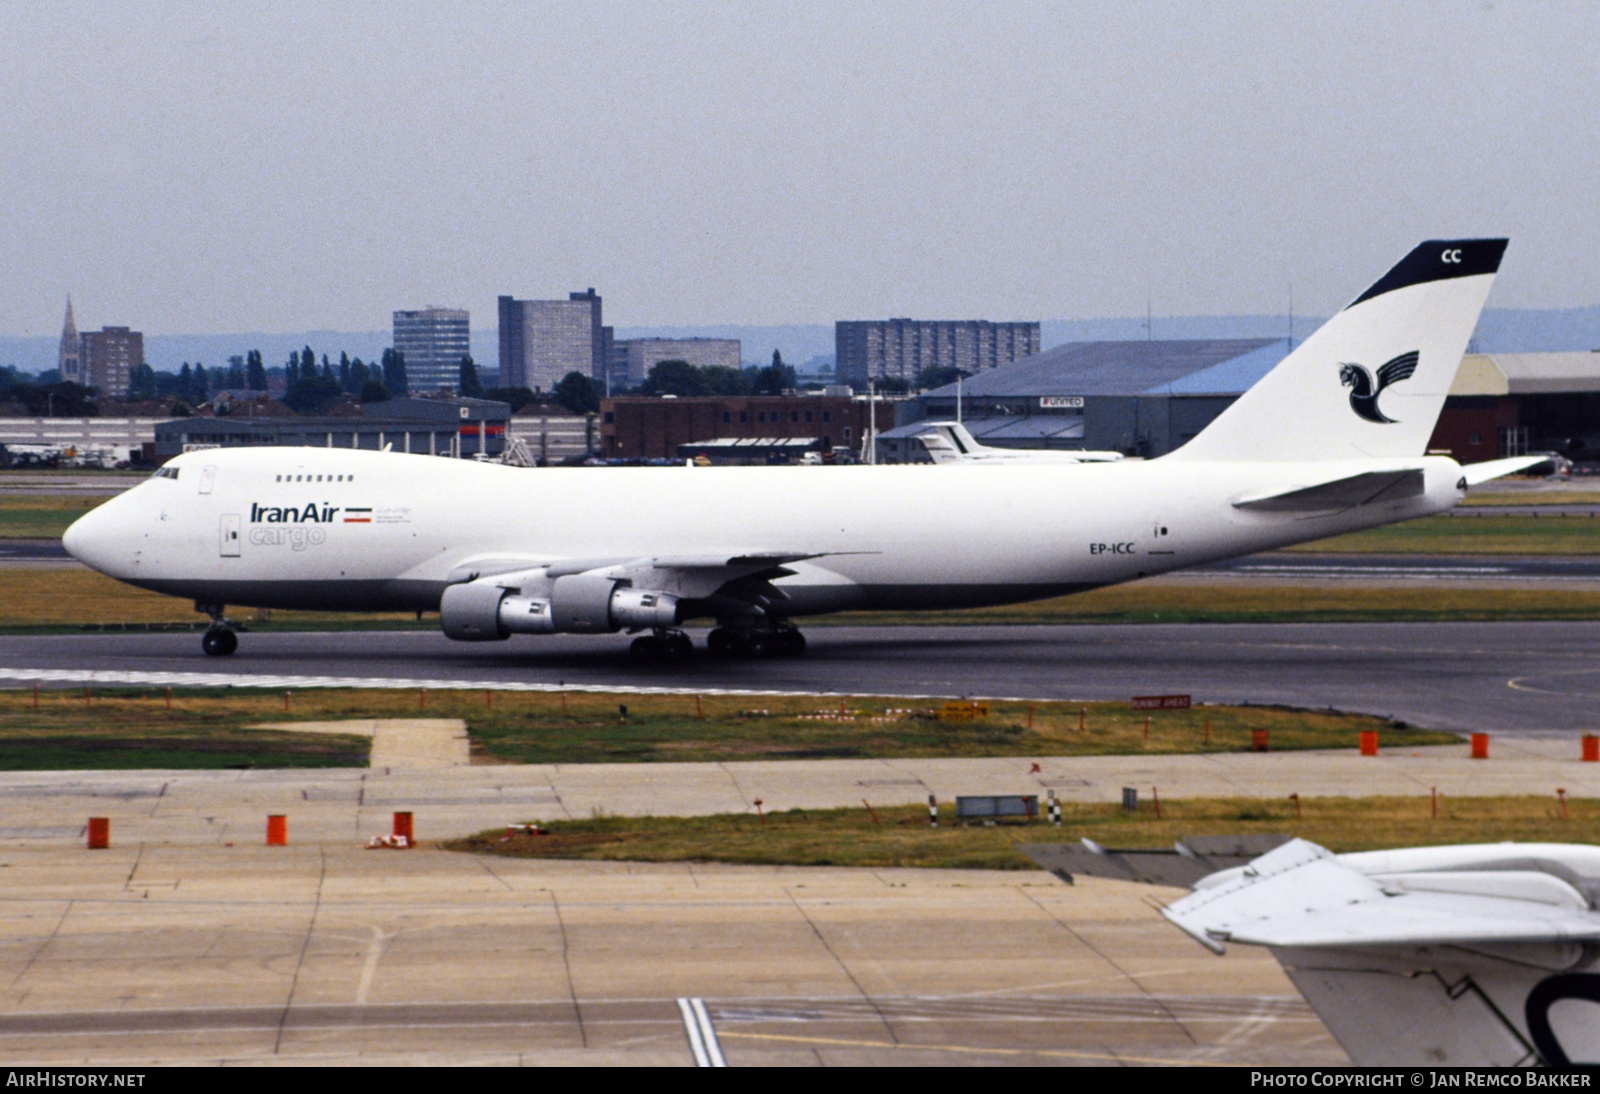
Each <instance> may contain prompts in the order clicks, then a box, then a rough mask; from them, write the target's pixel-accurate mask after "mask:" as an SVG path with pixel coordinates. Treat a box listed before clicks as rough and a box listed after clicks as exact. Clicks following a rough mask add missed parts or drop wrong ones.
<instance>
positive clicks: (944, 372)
mask: <svg viewBox="0 0 1600 1094" xmlns="http://www.w3.org/2000/svg"><path fill="white" fill-rule="evenodd" d="M969 376H971V373H968V372H963V371H961V370H960V369H958V368H956V367H955V366H954V365H931V366H929V367H928V368H925V369H923V370H922V371H921V372H919V373H917V386H918V387H919V388H921V389H922V390H923V391H927V390H928V389H929V388H934V387H944V386H945V385H946V384H953V383H955V382H956V381H957V380H958V379H960V380H965V379H967V378H968V377H969Z"/></svg>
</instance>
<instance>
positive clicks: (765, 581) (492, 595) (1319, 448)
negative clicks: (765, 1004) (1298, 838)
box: [64, 239, 1540, 659]
mask: <svg viewBox="0 0 1600 1094" xmlns="http://www.w3.org/2000/svg"><path fill="white" fill-rule="evenodd" d="M1505 246H1506V242H1505V240H1501V239H1469V240H1450V241H1434V242H1430V243H1424V244H1422V245H1421V246H1420V247H1418V248H1416V249H1415V250H1414V251H1412V252H1411V254H1409V255H1407V256H1406V258H1405V259H1403V260H1402V261H1401V262H1400V263H1399V264H1398V265H1397V266H1395V267H1394V269H1392V270H1390V271H1389V272H1388V273H1387V274H1385V275H1384V276H1383V277H1382V278H1380V279H1379V280H1378V281H1377V282H1376V283H1375V284H1374V285H1373V286H1372V287H1371V288H1369V289H1368V290H1367V291H1366V292H1364V293H1362V294H1361V295H1360V296H1359V297H1357V298H1356V300H1355V302H1354V303H1352V304H1351V305H1350V306H1349V307H1347V308H1345V309H1344V310H1343V311H1341V312H1340V313H1339V314H1338V315H1336V316H1334V317H1333V319H1331V320H1329V322H1328V323H1327V324H1326V325H1325V326H1324V327H1323V328H1322V329H1321V330H1319V331H1317V332H1316V334H1315V335H1313V336H1312V337H1311V338H1310V339H1308V340H1307V341H1306V342H1305V344H1303V345H1302V346H1300V347H1299V348H1298V349H1296V350H1295V351H1294V352H1293V353H1291V354H1290V355H1289V356H1288V357H1287V358H1285V359H1284V360H1283V361H1282V362H1280V363H1279V364H1278V365H1277V367H1275V368H1274V369H1273V370H1272V371H1271V372H1270V373H1268V374H1267V376H1266V377H1264V378H1263V379H1262V380H1261V381H1260V382H1259V383H1257V384H1256V385H1255V386H1254V387H1253V388H1251V389H1250V390H1249V391H1248V392H1246V393H1245V394H1244V396H1243V397H1242V398H1240V399H1239V400H1238V401H1237V402H1236V403H1234V404H1233V405H1232V406H1231V407H1230V408H1229V409H1228V410H1227V411H1226V412H1225V413H1223V414H1222V415H1221V416H1220V417H1218V418H1217V420H1216V421H1215V422H1213V423H1212V424H1211V425H1210V426H1209V427H1208V428H1207V429H1206V430H1205V431H1204V432H1202V433H1201V434H1200V435H1199V436H1197V437H1196V438H1195V439H1194V440H1193V441H1191V442H1190V443H1189V444H1187V445H1185V446H1184V447H1183V448H1181V449H1179V450H1178V451H1176V452H1173V453H1170V454H1169V455H1167V456H1164V457H1162V458H1161V459H1156V460H1104V461H1101V460H1090V461H1084V460H1083V459H1082V457H1081V456H1079V457H1077V458H1075V459H1074V460H1073V461H1072V462H1066V463H1058V462H1047V461H1045V460H1043V459H1040V458H1030V459H1009V458H989V459H972V460H959V461H956V462H954V463H950V464H946V465H944V466H942V467H939V468H937V469H934V470H933V471H931V472H930V469H928V468H926V467H907V466H892V467H871V466H868V467H859V466H858V467H835V468H831V469H829V470H827V471H825V472H819V471H818V470H817V469H815V468H782V467H759V468H758V467H725V468H718V467H712V468H697V467H670V468H544V469H531V468H517V467H508V466H503V465H493V464H483V463H474V462H469V461H465V460H449V459H437V458H434V457H430V456H422V455H409V454H401V453H393V452H387V451H384V452H377V451H371V450H367V451H361V450H356V449H353V448H351V447H341V445H345V446H348V445H351V444H354V443H355V442H356V438H355V437H353V436H351V435H348V434H346V435H340V434H330V435H329V438H328V445H327V447H326V448H233V449H214V450H208V451H196V452H189V453H186V454H184V455H181V456H178V457H176V458H174V459H173V460H171V461H169V462H168V463H167V464H166V466H164V467H162V468H161V470H160V471H158V472H157V473H156V474H155V475H154V476H153V477H152V478H151V479H149V480H148V481H146V482H145V483H143V484H141V485H139V486H137V487H135V488H134V489H132V490H130V491H128V492H127V493H125V494H123V495H122V496H120V497H118V498H114V499H113V500H111V501H109V502H107V503H106V504H105V505H102V506H101V507H99V508H98V509H95V510H94V511H93V512H91V513H89V514H87V515H86V516H84V517H82V518H81V519H79V520H78V521H77V522H76V523H75V524H73V525H72V527H71V528H69V529H68V530H67V534H66V536H65V537H64V543H65V545H66V548H67V550H68V551H70V552H71V553H72V554H73V555H74V556H75V557H76V558H78V559H80V560H81V561H83V562H85V563H86V564H88V565H89V566H92V567H94V568H95V569H97V570H99V571H101V572H102V573H105V574H108V575H110V576H112V577H114V578H117V579H118V580H121V581H126V582H128V583H129V584H132V585H137V586H139V587H141V588H145V589H153V590H155V591H157V592H161V593H167V594H169V595H172V596H182V597H186V598H189V599H192V600H193V601H194V602H195V606H196V608H197V609H198V610H200V611H204V612H206V613H208V614H210V615H211V617H212V618H213V620H214V625H213V626H212V628H211V629H210V630H209V631H207V632H206V635H205V638H204V640H203V643H202V644H203V647H204V649H205V650H206V652H208V653H212V654H228V653H232V652H233V651H234V649H235V648H236V647H237V644H238V639H237V637H236V635H235V633H234V631H233V629H232V627H231V626H230V625H229V624H228V623H227V620H226V619H225V618H224V615H223V612H224V608H225V606H226V605H229V604H236V605H245V606H249V607H259V608H309V609H322V610H342V611H407V612H411V611H415V612H434V611H436V612H438V613H439V616H440V622H441V624H442V626H443V629H444V632H445V634H447V635H449V636H450V637H451V638H456V639H462V640H467V641H485V640H490V641H492V640H500V639H506V638H509V637H510V636H511V635H513V634H534V635H536V634H552V633H569V634H606V633H612V632H616V631H627V632H628V633H630V634H633V633H639V632H646V633H640V636H639V637H638V638H637V639H635V641H634V643H633V646H632V651H633V653H634V654H635V655H636V656H638V657H639V658H641V659H663V658H665V659H676V658H682V657H685V656H688V655H689V654H690V653H691V652H692V645H691V643H690V640H689V638H688V636H687V635H686V634H684V632H683V631H682V630H681V627H682V625H683V624H684V623H685V622H686V621H688V620H691V619H706V620H714V621H715V623H716V627H715V629H713V630H712V631H711V633H710V636H709V638H708V640H707V644H708V646H709V648H710V650H711V652H712V653H713V654H717V655H722V656H736V655H742V656H793V655H796V654H799V653H800V652H801V651H802V650H803V649H804V646H805V640H804V638H803V637H802V636H801V634H800V632H799V630H798V629H796V627H795V624H794V621H795V620H796V619H799V618H803V617H805V616H808V615H818V614H822V613H827V612H837V611H846V610H854V609H880V610H884V609H886V610H918V609H949V608H964V607H978V606H983V605H994V604H1009V603H1018V602H1022V601H1028V600H1039V599H1043V598H1045V597H1052V596H1060V595H1063V594H1067V593H1076V592H1082V591H1084V590H1087V589H1097V588H1101V587H1103V586H1106V585H1114V584H1117V583H1119V582H1124V581H1133V580H1136V579H1138V578H1141V577H1147V576H1150V575H1153V574H1158V573H1165V572H1167V571H1170V570H1176V569H1181V568H1183V567H1186V566H1193V565H1197V564H1201V563H1205V562H1212V561H1216V560H1218V559H1224V558H1232V557H1236V556H1239V555H1247V554H1253V553H1255V552H1257V551H1263V550H1269V549H1272V548H1276V547H1283V546H1287V545H1289V544H1292V543H1301V542H1305V541H1308V540H1315V539H1321V538H1322V537H1324V536H1330V535H1336V534H1338V533H1341V532H1350V531H1355V530H1357V529H1360V528H1368V527H1372V526H1374V525H1379V524H1389V523H1393V522H1395V521H1401V520H1410V519H1412V518H1413V517H1421V516H1427V515H1430V514H1433V513H1440V512H1443V511H1445V510H1447V509H1449V508H1450V507H1451V506H1453V505H1455V504H1456V503H1457V502H1458V501H1459V500H1460V499H1461V497H1462V495H1463V493H1464V492H1465V490H1466V488H1467V487H1468V486H1469V485H1470V484H1471V483H1473V482H1476V481H1481V480H1482V479H1485V478H1490V477H1493V476H1495V475H1501V474H1507V473H1509V472H1511V471H1514V470H1516V469H1517V468H1519V467H1522V466H1526V465H1529V464H1532V463H1536V462H1538V461H1539V459H1540V457H1530V458H1527V459H1524V460H1521V461H1520V462H1519V461H1518V460H1509V461H1508V460H1499V461H1495V462H1493V463H1490V464H1486V465H1481V466H1480V467H1478V468H1472V467H1468V468H1465V469H1463V468H1462V467H1461V466H1460V465H1459V464H1457V463H1456V462H1455V461H1454V460H1452V459H1449V458H1446V457H1437V456H1427V455H1426V454H1425V448H1426V445H1427V441H1428V437H1429V435H1430V433H1431V432H1432V430H1433V425H1434V421H1435V419H1436V418H1437V417H1438V414H1439V410H1440V408H1441V406H1442V405H1443V402H1444V397H1445V392H1446V391H1447V390H1448V388H1449V385H1450V381H1451V378H1452V376H1453V375H1454V373H1455V370H1456V368H1457V366H1458V364H1459V363H1460V360H1461V355H1462V352H1463V350H1464V349H1465V347H1466V343H1467V338H1468V336H1469V335H1470V334H1471V333H1472V328H1473V325H1474V324H1475V323H1476V321H1477V316H1478V311H1479V309H1480V308H1481V307H1482V305H1483V300H1484V297H1485V295H1486V294H1487V293H1488V291H1489V285H1490V282H1491V281H1492V280H1493V278H1494V274H1495V271H1496V270H1497V269H1498V268H1499V264H1500V257H1501V254H1502V253H1503V252H1504V250H1505Z"/></svg>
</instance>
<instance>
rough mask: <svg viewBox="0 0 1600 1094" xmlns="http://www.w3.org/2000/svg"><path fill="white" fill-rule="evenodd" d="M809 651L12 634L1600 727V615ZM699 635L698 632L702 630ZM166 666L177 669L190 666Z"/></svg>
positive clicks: (381, 637)
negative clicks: (631, 653) (731, 656)
mask: <svg viewBox="0 0 1600 1094" xmlns="http://www.w3.org/2000/svg"><path fill="white" fill-rule="evenodd" d="M807 635H808V637H809V639H810V646H809V648H808V649H807V651H806V654H805V656H804V657H801V658H798V659H793V660H772V661H719V660H713V659H712V658H710V657H707V656H704V655H703V654H701V655H697V656H696V657H695V658H694V660H693V661H691V662H689V663H687V664H684V665H679V666H659V665H648V666H641V665H635V664H633V663H632V662H631V661H630V660H629V658H628V655H627V641H626V638H625V637H622V636H610V637H579V636H564V635H554V636H550V637H548V638H538V639H526V640H517V639H513V640H511V641H509V642H505V643H484V644H467V643H456V642H451V641H450V640H448V639H446V638H445V637H444V636H443V635H441V634H437V633H430V632H321V633H315V632H306V633H297V634H284V633H273V634H245V635H242V636H241V641H240V646H239V653H238V654H237V655H235V656H234V657H231V658H226V659H215V658H207V657H205V656H204V655H202V654H201V652H200V648H199V638H198V637H197V636H196V635H194V634H192V633H190V634H148V635H134V634H126V635H112V634H98V635H30V636H5V637H0V681H3V680H11V681H15V682H17V683H26V682H29V681H32V680H41V681H44V682H45V683H46V684H47V685H49V684H55V685H59V686H69V685H75V684H81V683H83V682H86V681H87V682H97V681H98V682H105V683H114V682H128V683H135V684H143V683H161V682H170V683H177V684H185V685H189V686H194V685H198V684H210V683H214V684H218V685H221V684H234V685H235V686H238V685H252V684H253V685H258V686H267V687H291V686H292V687H314V686H335V685H344V686H371V687H381V686H390V687H393V686H405V687H419V686H420V687H485V686H487V687H494V686H510V687H518V686H523V687H537V688H541V689H543V688H559V687H565V688H573V687H591V688H617V687H622V688H627V687H640V688H650V689H669V690H680V691H698V690H707V691H709V690H712V689H727V690H736V691H746V690H748V691H784V692H820V693H833V694H857V695H859V694H888V695H929V696H934V695H942V696H989V697H1027V698H1040V699H1097V700H1117V699H1126V698H1129V697H1130V696H1133V695H1147V694H1167V693H1187V694H1191V695H1193V696H1194V698H1195V700H1196V701H1197V702H1205V701H1210V702H1223V703H1245V702H1248V703H1281V704H1286V705H1293V706H1302V707H1329V706H1331V707H1337V708H1339V709H1343V710H1359V711H1366V712H1370V713H1374V714H1380V715H1388V716H1392V717H1395V718H1400V719H1403V720H1405V721H1407V722H1411V723H1413V724H1416V725H1422V726H1429V727H1435V728H1442V729H1460V730H1488V731H1494V732H1513V733H1535V734H1536V733H1541V732H1572V731H1575V730H1580V729H1583V730H1587V729H1591V728H1593V727H1595V726H1597V725H1600V712H1597V709H1596V708H1597V705H1600V623H1549V622H1545V623H1494V624H1481V623H1386V624H1364V623H1343V624H1259V625H1257V624H1183V625H1171V626H1166V625H1146V626H1034V627H1009V626H1006V627H988V626H984V627H978V626H969V627H813V628H811V629H810V630H808V632H807ZM695 637H696V639H697V641H703V634H701V633H699V632H696V635H695ZM168 674H178V675H176V676H172V675H168Z"/></svg>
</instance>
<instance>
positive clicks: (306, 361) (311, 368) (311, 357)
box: [300, 346, 317, 376]
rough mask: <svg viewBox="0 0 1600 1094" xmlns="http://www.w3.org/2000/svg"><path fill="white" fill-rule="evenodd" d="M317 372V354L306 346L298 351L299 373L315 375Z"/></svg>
mask: <svg viewBox="0 0 1600 1094" xmlns="http://www.w3.org/2000/svg"><path fill="white" fill-rule="evenodd" d="M316 374H317V355H316V354H314V353H312V352H311V347H310V346H307V347H306V348H305V349H303V350H301V351H300V375H301V376H315V375H316Z"/></svg>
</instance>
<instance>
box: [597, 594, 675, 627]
mask: <svg viewBox="0 0 1600 1094" xmlns="http://www.w3.org/2000/svg"><path fill="white" fill-rule="evenodd" d="M611 618H612V619H613V620H614V621H615V622H616V623H617V624H618V625H619V626H623V627H627V628H628V629H630V630H632V629H634V628H643V627H675V626H677V624H678V598H677V597H675V596H673V595H672V594H671V593H660V592H656V591H654V590H652V589H618V590H617V591H616V592H614V593H612V594H611Z"/></svg>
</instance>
